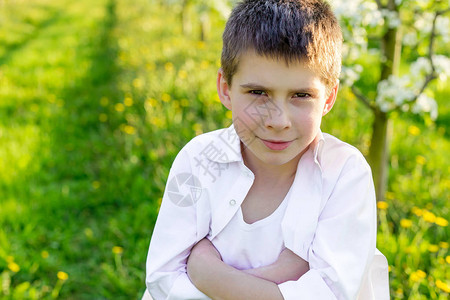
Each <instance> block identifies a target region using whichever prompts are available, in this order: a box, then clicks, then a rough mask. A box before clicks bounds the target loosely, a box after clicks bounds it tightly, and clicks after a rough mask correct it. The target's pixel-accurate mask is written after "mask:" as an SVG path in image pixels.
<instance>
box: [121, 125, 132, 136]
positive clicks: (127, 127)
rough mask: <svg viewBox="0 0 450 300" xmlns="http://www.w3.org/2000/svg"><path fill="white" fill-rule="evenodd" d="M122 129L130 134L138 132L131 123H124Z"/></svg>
mask: <svg viewBox="0 0 450 300" xmlns="http://www.w3.org/2000/svg"><path fill="white" fill-rule="evenodd" d="M121 130H122V131H123V132H125V133H126V134H129V135H133V134H135V133H136V128H134V127H133V126H131V125H123V126H121Z"/></svg>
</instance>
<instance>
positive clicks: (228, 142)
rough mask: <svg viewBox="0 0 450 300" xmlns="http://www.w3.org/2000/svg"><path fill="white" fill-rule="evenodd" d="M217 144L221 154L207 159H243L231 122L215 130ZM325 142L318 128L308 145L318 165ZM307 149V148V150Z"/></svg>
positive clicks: (237, 137)
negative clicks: (217, 133)
mask: <svg viewBox="0 0 450 300" xmlns="http://www.w3.org/2000/svg"><path fill="white" fill-rule="evenodd" d="M217 132H219V135H218V145H219V149H220V151H221V155H210V156H208V159H210V160H212V161H214V162H217V163H230V162H236V161H243V158H242V151H241V140H240V139H239V136H238V134H237V132H236V129H235V128H234V125H233V124H231V125H230V126H229V127H228V128H225V129H223V130H219V131H217ZM324 142H325V139H324V136H323V133H322V131H321V130H320V129H319V131H318V132H317V135H316V137H315V138H314V140H313V141H312V143H311V145H310V149H313V151H314V162H315V163H317V164H319V165H320V161H321V156H322V149H323V144H324ZM308 151H309V150H308Z"/></svg>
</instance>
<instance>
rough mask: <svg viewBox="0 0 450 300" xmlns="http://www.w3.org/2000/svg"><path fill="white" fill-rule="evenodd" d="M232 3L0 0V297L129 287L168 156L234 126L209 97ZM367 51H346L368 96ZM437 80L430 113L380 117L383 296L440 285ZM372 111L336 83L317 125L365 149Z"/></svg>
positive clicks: (118, 295)
mask: <svg viewBox="0 0 450 300" xmlns="http://www.w3.org/2000/svg"><path fill="white" fill-rule="evenodd" d="M231 2H233V1H194V0H191V1H182V0H180V1H176V0H171V1H162V0H161V1H155V0H153V1H151V0H135V1H126V0H91V1H87V0H80V1H69V0H58V1H51V0H0V298H1V299H52V298H53V299H56V298H61V299H138V298H139V297H140V296H141V295H142V293H143V291H144V289H145V286H144V277H145V259H146V254H147V249H148V244H149V241H150V237H151V232H152V229H153V225H154V222H155V219H156V216H157V212H158V208H159V203H160V201H161V196H162V193H163V190H164V186H165V182H166V179H167V175H168V171H169V168H170V165H171V163H172V160H173V158H174V157H175V155H176V154H177V152H178V151H179V149H180V148H181V147H183V146H184V145H185V144H186V142H187V141H189V140H190V139H191V138H192V137H194V136H195V135H198V134H201V133H203V132H207V131H211V130H214V129H218V128H222V127H225V126H229V125H230V124H231V114H230V113H229V112H227V111H226V109H225V108H223V107H222V105H221V104H220V102H219V99H218V97H217V95H216V91H215V77H216V72H217V69H218V67H219V66H220V61H219V58H220V52H221V33H222V31H223V27H224V24H225V20H226V16H227V14H228V12H229V8H230V5H231V4H232V3H231ZM440 47H441V49H442V47H443V46H442V45H441V46H440ZM445 50H447V51H448V48H445V47H444V51H445ZM374 59H375V58H374V57H367V59H360V60H358V63H359V64H361V65H362V67H363V68H364V72H363V73H362V74H361V79H360V81H358V87H359V88H360V89H361V90H362V91H364V92H367V93H371V92H373V86H372V85H371V84H370V82H371V81H373V78H372V76H371V74H376V73H377V72H379V71H378V70H377V66H376V64H374ZM448 83H449V81H448V79H447V81H445V80H444V81H442V80H441V81H435V82H434V83H433V84H432V85H431V87H430V89H431V91H432V92H433V94H434V97H435V99H436V101H437V103H438V107H439V115H438V117H437V119H436V120H435V121H432V120H431V119H430V118H422V117H419V116H417V115H408V116H407V117H406V118H405V117H404V116H402V118H400V117H399V115H398V113H395V112H394V113H393V114H392V115H391V117H392V121H393V123H394V126H393V128H394V130H395V134H393V140H392V142H391V148H390V157H391V159H390V169H389V186H388V192H387V193H386V195H385V198H386V201H383V202H379V203H378V208H379V234H378V248H379V249H380V250H381V251H382V252H383V253H384V254H385V255H386V256H387V258H388V261H389V265H390V280H391V296H392V298H393V299H447V298H448V294H449V292H450V287H449V286H450V268H449V264H450V256H449V251H448V247H449V245H448V242H449V230H448V219H449V207H448V199H449V198H450V197H449V187H450V178H449V170H450V160H449V156H448V154H445V153H450V143H449V119H450V109H449V105H448V99H449V97H450V87H449V84H448ZM371 89H372V91H371ZM372 118H373V116H372V115H371V113H370V111H368V110H367V108H366V107H365V106H364V105H363V104H361V103H360V102H359V101H358V100H357V99H356V98H355V96H354V95H353V94H352V93H351V92H350V90H349V89H348V87H345V86H343V87H342V89H341V92H340V95H339V99H338V102H337V104H336V105H335V107H334V109H333V111H332V113H331V114H329V115H327V116H326V117H325V118H324V120H323V126H322V129H323V131H325V132H329V133H331V134H333V135H335V136H337V137H338V138H340V139H342V140H344V141H346V142H349V143H351V144H353V145H355V146H356V147H358V148H359V149H360V150H361V151H362V152H363V153H364V154H367V152H368V149H369V144H370V134H371V121H372Z"/></svg>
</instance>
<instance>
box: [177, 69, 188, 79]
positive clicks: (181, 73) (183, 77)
mask: <svg viewBox="0 0 450 300" xmlns="http://www.w3.org/2000/svg"><path fill="white" fill-rule="evenodd" d="M187 76H188V73H187V72H186V71H185V70H180V72H178V78H180V79H186V78H187Z"/></svg>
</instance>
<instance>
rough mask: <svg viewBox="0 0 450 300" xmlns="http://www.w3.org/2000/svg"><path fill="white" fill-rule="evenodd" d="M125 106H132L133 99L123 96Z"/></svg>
mask: <svg viewBox="0 0 450 300" xmlns="http://www.w3.org/2000/svg"><path fill="white" fill-rule="evenodd" d="M123 103H124V104H125V106H132V105H133V99H132V98H131V97H125V100H124V101H123Z"/></svg>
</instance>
